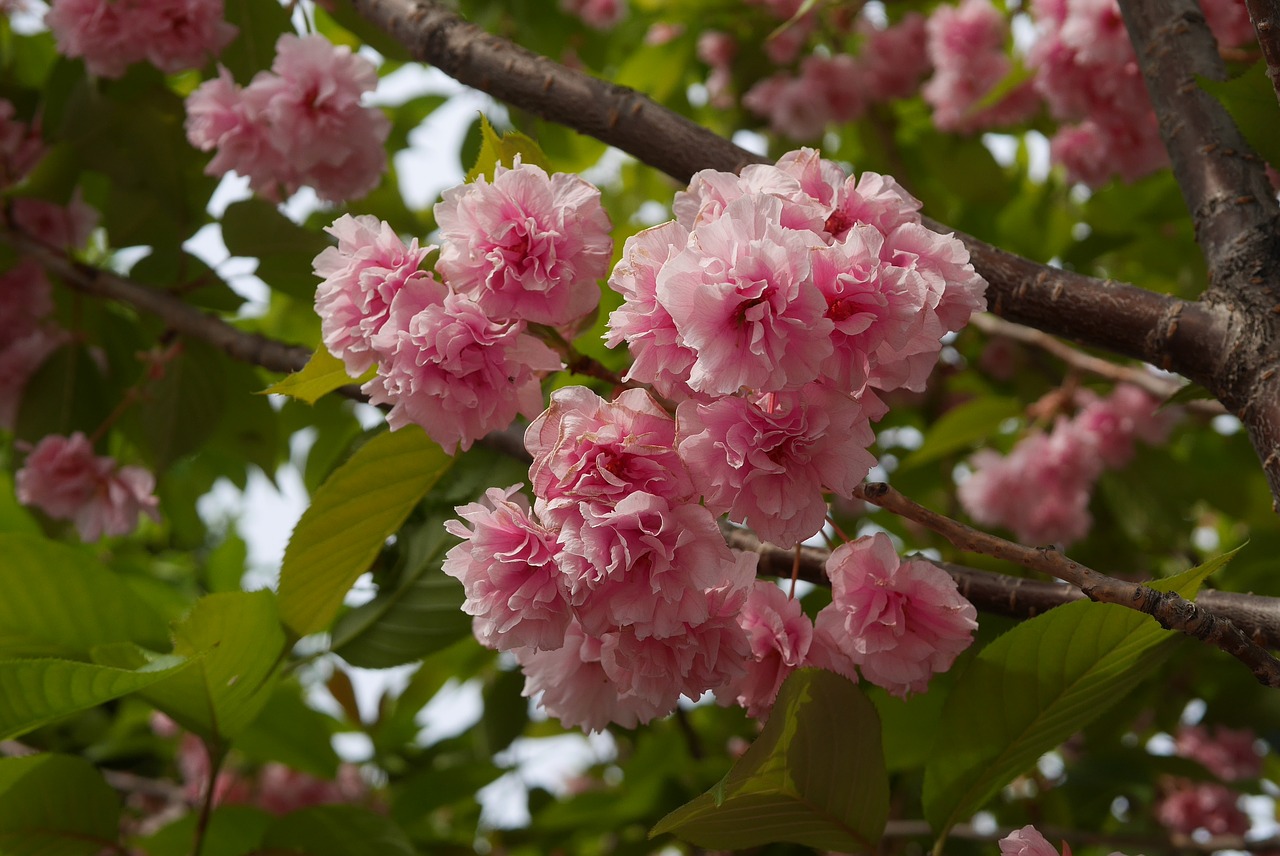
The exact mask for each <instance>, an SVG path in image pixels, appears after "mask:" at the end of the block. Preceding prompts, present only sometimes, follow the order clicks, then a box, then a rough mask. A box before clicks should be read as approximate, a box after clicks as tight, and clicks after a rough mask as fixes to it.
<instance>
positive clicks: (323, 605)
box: [280, 426, 453, 636]
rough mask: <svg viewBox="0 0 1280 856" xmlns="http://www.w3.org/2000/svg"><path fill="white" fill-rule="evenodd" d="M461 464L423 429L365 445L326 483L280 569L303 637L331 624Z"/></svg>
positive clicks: (285, 610) (284, 602)
mask: <svg viewBox="0 0 1280 856" xmlns="http://www.w3.org/2000/svg"><path fill="white" fill-rule="evenodd" d="M452 463H453V459H452V458H450V457H449V455H448V454H446V453H445V451H444V450H443V449H441V448H440V447H439V446H438V445H437V444H436V443H433V442H432V441H431V440H430V439H429V438H428V437H427V435H426V434H424V433H423V432H422V429H421V428H418V427H417V426H409V427H407V428H403V429H401V430H399V431H388V432H386V433H383V434H379V435H378V436H376V437H374V438H373V439H372V440H370V441H369V442H368V443H366V444H364V446H362V447H361V448H360V449H359V450H358V451H357V452H356V453H355V454H354V455H352V456H351V459H350V460H349V461H347V462H346V463H345V464H343V465H342V466H341V467H339V468H338V469H337V470H335V471H334V472H333V474H332V475H330V476H329V478H328V479H326V480H325V483H324V484H322V485H321V486H320V489H319V490H318V491H316V493H315V495H314V496H313V497H312V499H311V506H310V507H309V508H308V509H307V510H306V511H305V512H303V514H302V519H301V520H299V521H298V525H297V526H296V527H295V528H294V530H293V535H292V536H291V537H290V538H289V544H288V546H287V547H286V548H285V551H284V562H283V564H282V565H281V568H280V615H281V618H282V619H283V620H284V623H285V625H286V626H287V627H289V628H290V629H291V630H293V632H295V633H297V634H298V635H299V636H305V635H307V634H308V633H315V632H317V631H319V630H323V629H324V628H326V627H328V626H329V623H330V622H331V621H333V617H334V616H335V615H336V614H337V612H338V608H339V607H340V606H341V605H342V599H343V597H344V596H345V595H346V593H347V589H349V588H351V584H352V583H354V582H355V581H356V578H358V577H359V576H360V575H361V574H362V573H364V572H365V571H366V570H368V568H369V565H370V564H372V562H373V560H374V558H375V557H376V556H377V555H378V552H379V551H380V550H381V549H382V546H383V544H384V543H386V540H387V538H388V537H389V536H390V535H391V534H392V533H394V532H395V531H396V530H397V529H398V528H399V527H400V524H402V523H403V522H404V519H405V518H406V517H407V516H408V514H409V512H410V511H412V510H413V507H414V506H415V505H417V504H418V501H419V500H420V499H422V497H423V496H425V495H426V493H427V491H429V490H430V489H431V487H432V486H433V485H434V484H435V483H436V482H437V481H439V479H440V477H441V476H443V475H444V474H445V472H446V471H447V470H448V469H449V466H450V465H451V464H452Z"/></svg>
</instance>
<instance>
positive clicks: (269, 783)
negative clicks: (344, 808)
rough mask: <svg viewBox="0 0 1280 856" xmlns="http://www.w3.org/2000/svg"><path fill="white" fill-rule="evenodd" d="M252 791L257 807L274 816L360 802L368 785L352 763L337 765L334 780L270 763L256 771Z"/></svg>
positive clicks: (274, 762)
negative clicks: (255, 779)
mask: <svg viewBox="0 0 1280 856" xmlns="http://www.w3.org/2000/svg"><path fill="white" fill-rule="evenodd" d="M255 790H256V792H257V799H256V800H254V802H255V803H256V804H257V805H258V807H260V808H263V809H265V810H267V811H269V812H271V813H272V814H277V815H283V814H289V813H290V812H294V811H298V810H300V809H304V808H309V807H311V806H316V805H328V804H331V803H341V804H347V805H350V804H353V803H360V802H363V801H365V800H366V799H367V798H368V796H369V785H368V784H367V783H366V782H365V780H364V779H363V778H361V776H360V768H359V767H356V766H355V765H354V764H341V765H339V767H338V775H337V776H336V777H335V778H333V779H318V778H316V777H315V776H312V775H309V774H307V773H300V772H298V771H297V770H294V769H291V768H289V767H286V766H285V765H284V764H281V763H279V762H276V761H270V762H268V763H266V764H264V765H263V767H262V770H261V771H259V773H258V780H257V782H256V783H255Z"/></svg>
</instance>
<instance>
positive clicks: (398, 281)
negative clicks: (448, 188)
mask: <svg viewBox="0 0 1280 856" xmlns="http://www.w3.org/2000/svg"><path fill="white" fill-rule="evenodd" d="M325 231H327V232H328V233H329V234H331V235H333V236H335V237H336V238H337V239H338V246H337V247H328V248H327V249H325V250H323V251H322V252H321V253H320V255H318V256H316V259H315V274H316V276H318V277H321V278H322V279H323V280H324V281H323V282H321V283H320V285H319V287H318V288H317V289H316V312H317V314H319V316H320V330H321V333H322V335H323V337H324V344H325V347H326V348H328V349H329V352H330V353H332V354H333V355H334V356H335V357H338V358H339V359H341V360H342V361H343V362H344V363H345V364H346V366H347V373H348V374H349V375H351V376H352V377H359V376H360V375H362V374H364V372H365V371H366V370H367V369H368V368H369V367H370V366H371V365H373V363H374V354H373V352H372V350H371V345H370V341H371V340H372V339H373V336H374V334H375V333H377V332H378V330H379V329H380V328H381V327H382V325H383V323H384V322H385V321H386V320H387V315H388V313H389V312H390V309H391V301H392V299H393V298H394V297H395V296H396V294H397V293H398V292H399V291H400V289H401V288H403V287H404V286H405V283H407V282H410V281H413V282H427V281H434V277H433V276H432V274H431V273H430V272H427V271H422V270H419V269H418V268H419V267H420V266H421V265H422V261H423V259H425V258H426V257H427V254H428V253H430V252H431V251H432V250H433V249H435V247H434V246H431V245H428V246H426V247H422V248H419V247H418V239H417V238H414V239H413V240H412V241H410V242H409V246H407V247H406V246H405V245H404V243H403V242H402V241H401V240H400V238H399V237H398V236H397V235H396V233H395V232H394V231H393V230H392V228H391V226H390V225H388V224H387V223H380V222H379V221H378V219H377V218H376V217H371V216H369V215H367V214H366V215H362V216H359V217H352V216H351V215H350V214H344V215H343V216H341V217H339V218H338V219H337V220H336V221H334V224H333V225H332V226H329V227H328V228H326V229H325ZM441 297H442V299H443V293H442V294H441Z"/></svg>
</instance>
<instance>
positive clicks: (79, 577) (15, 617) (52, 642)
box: [0, 533, 169, 658]
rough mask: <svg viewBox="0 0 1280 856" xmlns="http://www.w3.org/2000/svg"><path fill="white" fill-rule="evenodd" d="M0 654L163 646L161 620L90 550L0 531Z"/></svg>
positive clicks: (67, 654)
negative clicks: (130, 644) (122, 644)
mask: <svg viewBox="0 0 1280 856" xmlns="http://www.w3.org/2000/svg"><path fill="white" fill-rule="evenodd" d="M0 556H3V557H4V558H3V560H2V561H0V591H3V592H4V593H5V594H4V597H0V657H6V658H9V657H33V656H36V657H39V656H54V657H81V658H87V657H88V654H89V651H90V650H91V649H92V648H93V647H94V646H97V645H101V644H104V643H110V642H137V643H138V644H140V645H144V646H146V647H148V648H152V649H157V650H158V649H163V648H166V647H168V638H169V634H168V629H167V628H166V627H165V623H164V620H163V619H162V618H161V617H160V616H159V615H158V614H157V613H156V612H155V611H154V610H152V609H151V607H150V606H148V605H147V604H146V602H144V601H143V600H142V599H141V598H139V597H138V596H137V595H136V594H134V592H133V590H132V589H131V588H129V586H128V584H127V583H126V582H125V581H124V580H122V579H121V578H120V577H117V576H116V575H115V574H113V573H111V572H110V571H108V570H107V569H106V568H104V567H103V566H102V564H101V563H100V562H98V561H97V559H95V558H94V556H93V554H92V553H90V552H89V551H88V550H85V549H77V548H74V547H68V546H65V545H62V544H58V543H55V542H53V541H49V540H47V539H45V538H42V537H39V536H37V535H26V534H18V533H5V534H0Z"/></svg>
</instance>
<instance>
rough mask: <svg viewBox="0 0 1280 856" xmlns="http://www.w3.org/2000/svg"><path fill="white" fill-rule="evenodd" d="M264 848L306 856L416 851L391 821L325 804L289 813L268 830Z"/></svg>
mask: <svg viewBox="0 0 1280 856" xmlns="http://www.w3.org/2000/svg"><path fill="white" fill-rule="evenodd" d="M262 847H263V849H264V850H269V851H271V852H280V853H305V854H307V856H414V854H415V853H416V852H417V851H415V850H414V848H413V845H412V844H411V843H410V842H409V839H408V838H407V837H406V836H405V834H404V832H403V831H402V830H401V829H400V827H398V826H396V824H395V823H394V822H392V821H391V820H390V819H389V818H387V817H385V816H383V815H381V814H375V813H374V812H372V811H369V810H368V809H364V808H360V807H359V806H354V805H322V806H315V807H313V808H304V809H302V810H301V811H295V812H292V813H291V814H287V815H285V816H284V817H282V818H280V819H279V820H277V821H276V822H275V823H273V824H272V825H271V826H270V827H269V828H268V829H267V834H266V835H264V836H263V838H262ZM273 848H274V849H273Z"/></svg>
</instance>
